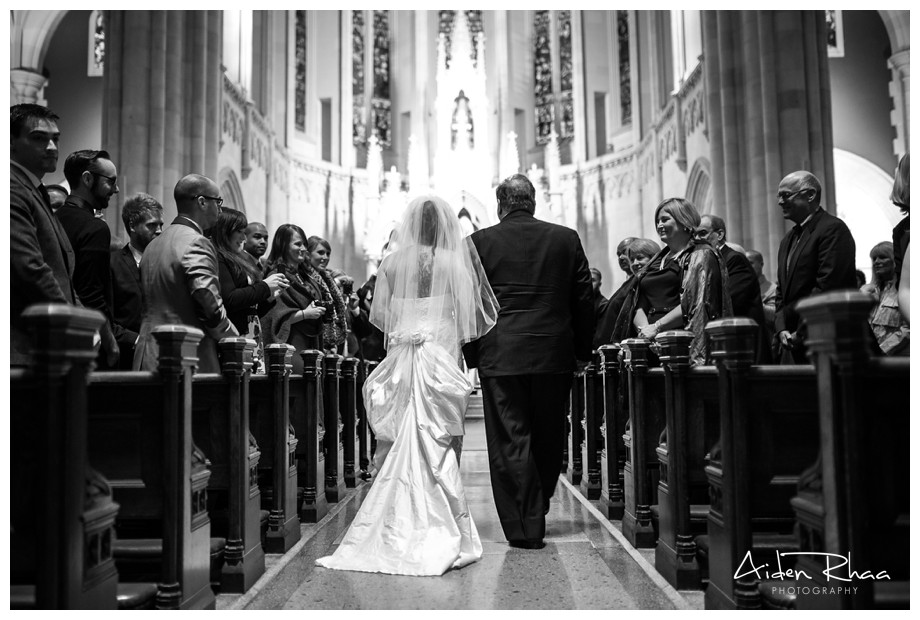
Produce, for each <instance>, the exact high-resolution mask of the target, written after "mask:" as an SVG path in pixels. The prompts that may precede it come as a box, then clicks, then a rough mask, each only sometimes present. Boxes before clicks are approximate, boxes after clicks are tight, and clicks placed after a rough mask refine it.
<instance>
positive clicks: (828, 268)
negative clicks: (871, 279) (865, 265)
mask: <svg viewBox="0 0 920 620" xmlns="http://www.w3.org/2000/svg"><path fill="white" fill-rule="evenodd" d="M837 224H838V225H837V226H835V227H833V228H831V229H830V230H828V231H826V232H825V234H824V235H822V236H821V237H820V238H819V239H818V240H817V243H816V246H815V251H816V252H817V254H818V271H817V273H816V274H815V288H814V289H812V291H811V295H818V294H819V293H826V292H828V291H833V290H837V289H842V288H855V287H856V279H855V278H856V242H855V241H853V235H852V234H850V229H849V228H847V225H846V224H844V223H843V222H838V223H837Z"/></svg>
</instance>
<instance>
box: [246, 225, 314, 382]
mask: <svg viewBox="0 0 920 620" xmlns="http://www.w3.org/2000/svg"><path fill="white" fill-rule="evenodd" d="M306 258H307V242H306V235H305V234H304V232H303V229H302V228H301V227H300V226H297V225H295V224H282V225H281V226H279V227H278V230H276V231H275V237H274V238H273V239H272V249H271V252H270V253H269V255H268V273H267V276H266V277H270V276H272V275H273V274H281V275H284V277H285V278H286V279H287V281H288V284H289V286H288V288H286V289H285V290H284V291H282V293H281V294H280V295H278V297H277V298H276V299H275V303H274V305H273V306H272V307H271V309H269V311H268V312H267V313H266V314H265V315H264V316H262V320H261V323H262V338H263V341H264V343H265V344H273V343H280V344H289V345H291V346H293V347H294V349H295V355H294V358H293V360H292V363H293V366H294V367H293V372H294V374H302V373H303V359H302V358H301V357H300V355H299V353H300V351H303V350H305V349H322V344H321V343H322V331H323V321H322V318H323V315H325V314H326V308H325V306H319V305H318V304H317V303H316V301H317V300H318V299H320V298H321V295H322V291H321V290H319V289H318V288H317V287H316V286H314V284H313V281H312V280H311V279H310V274H309V271H308V269H307V264H306V263H307V260H306Z"/></svg>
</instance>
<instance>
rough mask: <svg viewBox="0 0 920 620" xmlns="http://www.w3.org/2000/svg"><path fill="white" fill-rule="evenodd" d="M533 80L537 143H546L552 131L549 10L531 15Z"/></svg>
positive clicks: (551, 64)
mask: <svg viewBox="0 0 920 620" xmlns="http://www.w3.org/2000/svg"><path fill="white" fill-rule="evenodd" d="M533 29H534V38H533V59H534V60H533V78H534V79H533V82H534V93H533V94H534V102H535V105H536V110H535V122H536V126H537V131H536V137H537V144H546V142H547V141H548V140H549V135H550V133H551V132H552V128H553V120H554V119H555V115H554V113H553V61H552V56H551V53H550V35H549V11H535V12H534V17H533Z"/></svg>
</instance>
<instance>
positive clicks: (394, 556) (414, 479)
mask: <svg viewBox="0 0 920 620" xmlns="http://www.w3.org/2000/svg"><path fill="white" fill-rule="evenodd" d="M471 392H472V385H471V384H470V382H469V379H468V378H467V377H466V376H465V375H464V373H463V372H461V370H460V368H459V367H458V366H457V362H456V361H455V360H454V359H453V357H452V356H451V354H450V353H449V352H448V351H447V349H445V348H444V347H443V346H441V345H439V344H438V343H437V342H435V341H432V340H430V339H422V340H420V341H418V342H411V341H405V342H403V343H401V344H397V345H396V346H391V348H390V350H389V351H388V354H387V357H386V358H384V360H383V361H382V362H381V363H380V365H379V366H378V367H377V368H376V369H375V370H374V372H373V373H371V375H370V376H369V377H368V378H367V380H366V382H365V384H364V392H363V394H364V402H365V404H366V407H367V412H368V421H369V423H370V425H371V427H372V428H373V430H374V433H375V435H376V437H377V452H376V454H375V456H374V462H375V465H376V466H377V470H378V471H377V475H376V477H375V479H374V481H373V484H372V486H371V489H370V491H369V492H368V494H367V496H366V498H365V499H364V502H363V504H362V505H361V508H360V509H359V510H358V513H357V515H356V516H355V519H354V521H353V522H352V524H351V526H350V527H349V529H348V531H347V532H346V534H345V536H344V538H343V540H342V543H341V544H340V545H339V547H338V548H337V549H336V551H335V552H334V553H333V554H332V555H331V556H327V557H324V558H320V559H318V560H317V561H316V563H317V564H318V565H320V566H324V567H326V568H332V569H339V570H353V571H363V572H378V573H390V574H397V575H441V574H443V573H444V572H446V571H447V570H449V569H451V568H460V567H462V566H465V565H467V564H470V563H471V562H474V561H476V560H478V559H479V558H481V557H482V543H481V541H480V539H479V533H478V532H477V530H476V525H475V523H474V522H473V519H472V517H471V515H470V513H469V507H468V505H467V501H466V496H465V494H464V491H463V485H462V482H461V478H460V466H459V463H458V460H457V455H456V453H455V452H454V450H453V449H452V447H451V446H452V441H453V439H454V437H455V436H458V435H462V434H463V418H464V414H465V412H466V407H467V404H468V403H469V397H470V394H471Z"/></svg>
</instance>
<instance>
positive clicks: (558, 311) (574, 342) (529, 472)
mask: <svg viewBox="0 0 920 620" xmlns="http://www.w3.org/2000/svg"><path fill="white" fill-rule="evenodd" d="M495 193H496V196H497V198H498V218H499V220H500V222H499V223H498V224H497V225H495V226H491V227H489V228H485V229H483V230H479V231H476V232H474V233H473V234H472V235H471V237H470V238H471V239H472V242H473V244H474V245H475V247H476V249H477V251H478V252H479V256H480V259H481V261H482V266H483V269H484V270H485V273H486V275H487V276H488V279H489V283H490V284H491V286H492V290H493V291H495V296H496V298H497V299H498V303H499V305H500V307H501V309H500V311H499V315H498V321H497V323H496V325H495V327H494V328H493V329H492V330H491V331H489V333H487V334H486V335H485V336H483V337H482V338H481V339H479V340H476V341H473V342H472V343H469V344H467V345H466V346H464V348H463V353H464V357H465V358H466V360H467V363H468V365H469V366H470V367H471V368H478V369H479V377H480V382H481V384H482V392H483V408H484V410H485V411H484V413H485V425H486V438H487V443H488V449H489V469H490V473H491V480H492V494H493V496H494V498H495V506H496V508H497V509H498V515H499V519H500V521H501V525H502V530H503V531H504V533H505V537H506V538H507V539H508V541H509V542H510V544H511V545H512V546H516V547H522V548H528V549H539V548H541V547H543V546H544V543H543V536H544V534H545V530H546V519H545V515H546V512H547V511H548V510H549V501H550V498H551V497H552V495H553V492H554V490H555V488H556V483H557V481H558V478H559V471H560V468H561V463H562V446H563V442H564V436H565V405H566V400H567V398H568V395H569V390H570V389H571V385H572V373H573V371H575V369H576V360H580V361H581V362H582V363H587V361H588V360H589V359H590V356H591V337H592V334H593V331H594V294H593V290H592V287H591V274H590V273H589V271H588V260H587V258H586V257H585V253H584V250H583V249H582V245H581V240H580V239H579V238H578V233H576V232H575V231H574V230H571V229H568V228H565V227H563V226H558V225H556V224H549V223H547V222H542V221H540V220H537V219H536V218H534V216H533V214H534V208H535V199H534V196H535V192H534V187H533V185H531V183H530V181H529V180H528V179H527V177H526V176H524V175H522V174H515V175H513V176H511V177H509V178H507V179H505V180H504V181H503V182H502V183H501V184H500V185H499V186H498V189H497V190H496V192H495Z"/></svg>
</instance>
